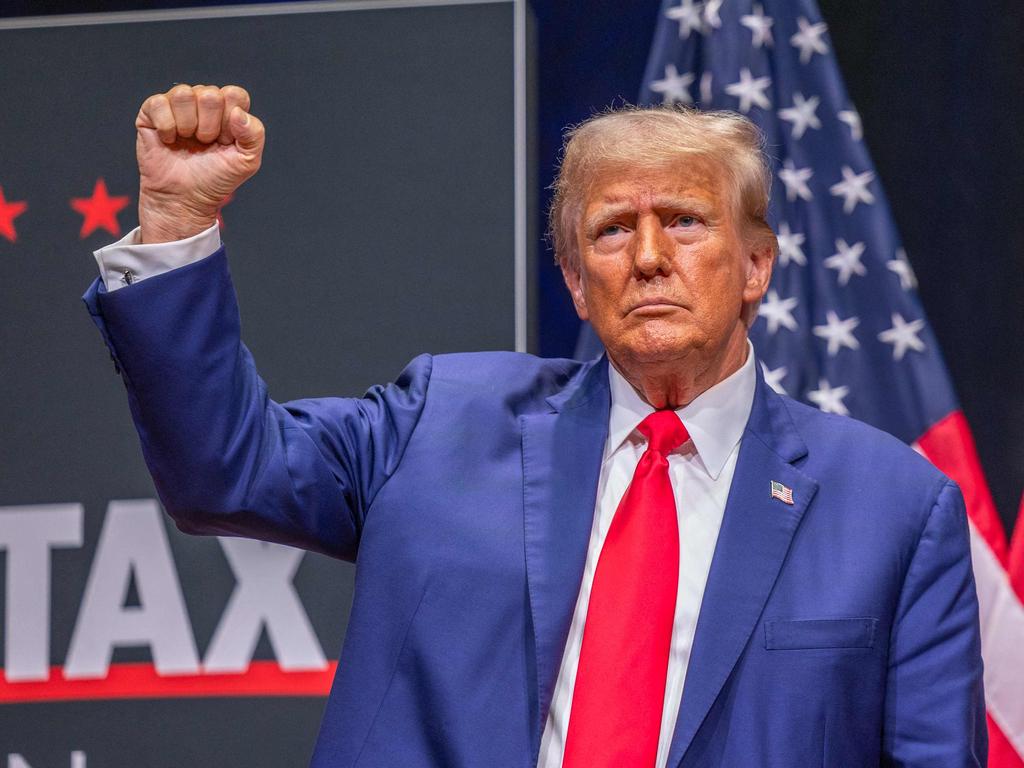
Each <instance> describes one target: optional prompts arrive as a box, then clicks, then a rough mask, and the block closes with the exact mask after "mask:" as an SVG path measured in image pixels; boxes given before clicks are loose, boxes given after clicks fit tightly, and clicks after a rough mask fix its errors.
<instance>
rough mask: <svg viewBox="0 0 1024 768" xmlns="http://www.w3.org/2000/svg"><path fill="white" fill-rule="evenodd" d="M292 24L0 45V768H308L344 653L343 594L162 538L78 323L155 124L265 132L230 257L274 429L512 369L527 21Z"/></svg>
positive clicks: (235, 556) (159, 21)
mask: <svg viewBox="0 0 1024 768" xmlns="http://www.w3.org/2000/svg"><path fill="white" fill-rule="evenodd" d="M310 5H311V4H295V5H292V6H284V5H282V6H276V7H271V8H267V9H263V12H264V15H253V13H255V12H254V11H253V10H252V9H248V10H242V11H238V10H235V11H231V10H229V9H220V10H217V9H206V11H205V12H203V17H202V18H196V17H195V15H194V14H189V13H185V14H177V13H172V14H163V15H161V16H153V15H146V14H134V15H131V16H126V17H121V16H91V17H83V18H80V19H70V20H68V19H53V18H51V19H49V20H48V21H47V22H46V25H45V26H43V25H40V24H37V23H36V22H32V21H28V22H26V21H25V20H20V21H18V20H15V23H12V22H10V21H8V22H4V24H6V26H0V93H2V94H3V101H4V109H3V117H2V119H0V306H2V308H3V309H2V312H3V323H2V324H0V370H2V372H3V375H2V376H0V423H2V425H3V427H2V437H0V462H2V466H3V470H2V472H0V595H2V599H3V610H2V611H0V615H2V618H0V622H2V632H0V638H2V640H0V659H2V666H3V670H2V672H0V766H6V767H7V768H28V767H29V766H31V768H57V767H60V768H66V767H67V766H70V768H86V766H91V767H93V768H96V767H98V766H183V765H191V766H208V765H218V766H225V767H228V766H239V767H241V766H245V767H246V768H253V767H254V766H268V767H269V766H274V767H275V768H278V767H281V766H302V765H306V764H307V762H308V757H309V754H310V751H311V747H312V744H313V741H314V738H315V735H316V731H317V726H318V723H319V718H320V713H321V709H322V705H323V698H322V697H323V696H324V695H326V693H327V690H328V688H329V685H330V681H331V678H332V673H333V667H334V664H335V660H336V659H337V655H338V650H339V649H340V647H341V642H342V639H343V636H344V633H345V627H346V621H347V614H348V610H349V605H350V599H351V591H352V580H353V573H354V569H353V567H352V566H350V565H348V564H345V563H340V562H335V561H331V560H328V559H326V558H323V557H320V556H314V555H305V556H304V555H303V554H302V553H301V552H298V551H295V550H289V549H286V548H281V547H271V546H267V545H262V544H260V543H256V542H248V541H243V540H218V539H196V538H189V537H186V536H184V535H182V534H179V533H178V532H177V531H176V530H175V529H174V527H173V525H170V524H169V523H168V522H167V520H166V519H165V518H164V516H163V514H162V510H161V509H160V507H159V504H158V503H157V501H156V500H155V493H154V490H153V488H152V485H151V483H150V480H149V477H148V475H147V473H146V470H145V467H144V465H143V462H142V459H141V456H140V452H139V449H138V445H137V441H136V438H135V435H134V430H133V428H132V425H131V421H130V419H129V417H128V409H127V406H126V402H125V397H124V391H123V387H122V385H121V381H120V380H119V378H118V377H117V376H115V374H114V372H113V370H112V364H111V363H110V361H109V360H108V359H107V353H106V350H105V349H104V347H103V344H102V342H101V340H100V337H99V334H98V333H97V332H96V330H95V328H93V327H92V323H91V322H90V320H89V318H88V315H87V313H86V311H85V308H84V306H83V305H82V303H81V301H80V300H79V296H80V295H81V293H82V292H83V291H84V289H85V288H86V286H87V285H88V284H89V282H90V281H91V280H92V279H93V278H94V277H95V275H96V267H95V264H94V262H93V258H92V255H91V251H92V250H93V249H95V248H97V247H99V246H101V245H104V244H106V243H109V242H112V241H114V240H116V239H118V238H119V237H120V236H122V235H124V234H125V233H126V232H127V231H128V230H130V229H131V228H132V227H133V226H135V223H136V212H135V204H136V203H137V194H138V193H137V184H138V181H137V171H136V167H135V158H134V126H133V121H134V118H135V114H136V111H137V110H138V107H139V104H140V103H141V102H142V100H143V99H144V98H145V97H146V96H147V95H148V94H150V93H153V92H156V91H162V90H165V89H167V88H169V87H170V86H171V80H177V81H181V82H192V83H228V82H233V83H241V84H244V85H245V86H246V87H248V88H249V89H250V91H251V93H252V95H253V110H254V112H256V113H257V114H258V115H259V116H260V117H261V118H262V119H263V120H264V121H265V122H266V124H267V129H268V143H267V150H266V155H265V162H264V166H263V169H262V170H261V172H260V173H259V175H258V176H257V177H256V178H255V179H254V180H252V181H250V182H249V183H248V184H247V185H246V186H245V187H244V188H243V189H242V190H241V191H240V192H239V194H238V195H237V197H236V198H235V199H234V200H232V201H231V202H230V204H229V205H227V206H226V207H225V209H224V210H223V219H224V232H223V238H224V240H225V242H226V243H227V246H228V253H229V257H230V260H231V266H232V272H233V275H234V278H235V281H236V285H237V288H238V292H239V294H240V300H241V307H242V321H243V335H244V337H245V339H246V341H247V343H248V344H249V346H250V347H251V349H252V350H253V353H254V354H255V357H256V360H257V361H258V363H259V365H260V370H261V371H262V373H263V375H264V377H265V378H266V379H267V381H268V383H269V387H270V392H271V394H272V396H273V397H275V399H279V400H287V399H291V398H295V397H300V396H317V395H358V394H361V393H362V392H363V391H364V390H365V388H366V387H367V386H369V385H371V384H373V383H380V382H386V381H388V380H390V379H391V378H393V377H394V376H395V375H396V374H397V372H398V371H399V370H400V369H401V368H402V367H403V366H404V365H405V363H406V362H407V361H408V360H409V359H410V358H411V357H413V356H414V355H416V354H418V353H420V352H424V351H433V352H448V351H459V350H477V349H512V348H515V347H516V346H519V347H522V346H523V345H524V340H525V336H526V328H525V311H524V310H525V306H526V300H525V296H524V294H523V293H522V287H523V283H524V277H525V274H526V269H527V263H526V243H527V233H526V232H525V230H524V229H523V227H524V226H525V222H526V220H527V213H528V212H527V208H526V199H525V185H524V179H525V167H526V166H525V162H526V148H525V144H524V137H525V133H524V127H525V125H526V117H525V113H524V109H525V102H524V95H525V91H526V89H525V83H524V81H523V79H522V77H521V73H522V69H523V64H524V60H525V59H524V52H523V51H524V49H523V45H524V34H523V32H524V27H523V8H522V6H521V5H520V4H519V3H516V2H482V3H481V2H475V3H474V2H463V3H447V4H437V5H432V4H430V3H424V2H419V3H415V5H416V6H418V7H400V5H398V4H395V3H378V4H374V3H341V4H330V3H328V4H320V5H319V6H317V8H316V11H317V12H311V11H312V10H313V9H312V8H310ZM378 6H379V7H378ZM267 12H272V13H274V14H276V15H266V13H267ZM517 72H519V73H520V76H519V77H517ZM467 283H468V284H471V285H472V286H473V287H472V290H466V287H465V286H466V285H467ZM517 285H518V286H519V290H518V291H517Z"/></svg>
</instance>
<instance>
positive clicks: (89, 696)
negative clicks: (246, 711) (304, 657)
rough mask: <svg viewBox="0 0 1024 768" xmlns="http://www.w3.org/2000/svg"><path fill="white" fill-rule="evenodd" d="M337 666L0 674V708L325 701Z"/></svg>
mask: <svg viewBox="0 0 1024 768" xmlns="http://www.w3.org/2000/svg"><path fill="white" fill-rule="evenodd" d="M337 666H338V662H336V661H331V662H328V664H327V667H325V668H324V669H323V670H314V671H302V672H289V671H285V670H283V669H281V666H280V664H278V663H277V662H276V661H253V662H252V663H250V664H249V668H248V669H247V670H246V671H245V672H241V673H234V674H224V673H215V674H199V675H159V674H157V672H156V669H155V668H154V667H153V665H152V664H149V663H139V664H111V665H110V670H109V672H108V673H107V676H106V677H103V678H95V679H91V680H67V679H65V678H64V670H63V669H62V668H61V667H51V668H50V679H49V680H40V681H27V682H16V683H12V682H7V681H6V680H5V679H4V678H3V674H2V671H0V704H19V703H26V702H34V701H96V700H102V699H187V698H205V697H214V696H326V695H327V694H328V693H329V692H330V690H331V682H332V681H333V679H334V671H335V669H336V668H337Z"/></svg>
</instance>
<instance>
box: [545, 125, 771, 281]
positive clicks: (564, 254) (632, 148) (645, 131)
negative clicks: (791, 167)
mask: <svg viewBox="0 0 1024 768" xmlns="http://www.w3.org/2000/svg"><path fill="white" fill-rule="evenodd" d="M763 146H764V138H763V136H762V135H761V132H760V130H758V128H757V126H756V125H754V124H753V123H752V122H751V121H750V120H748V119H747V118H745V117H743V116H742V115H739V114H736V113H735V112H725V111H722V112H699V111H698V110H696V109H692V108H685V107H678V106H658V107H634V106H626V107H621V108H616V109H609V110H608V111H606V112H603V113H601V114H599V115H595V116H594V117H591V118H590V119H588V120H585V121H584V122H582V123H580V124H579V125H575V126H572V127H570V128H568V129H567V130H566V133H565V141H564V144H563V147H562V157H561V161H560V163H559V169H558V176H557V178H556V179H555V182H554V184H553V185H552V187H553V189H554V197H553V198H552V201H551V210H550V212H549V214H548V238H549V240H550V242H551V243H553V245H554V249H555V260H556V261H557V262H558V263H559V264H560V265H562V266H568V267H572V268H577V267H578V263H579V252H578V249H577V242H576V227H577V226H578V224H579V218H580V215H581V213H582V211H581V208H582V204H583V200H584V198H585V197H586V194H587V190H588V188H589V185H590V184H591V183H592V182H593V180H594V178H595V177H596V175H597V174H598V173H600V172H601V171H602V170H605V169H608V168H609V167H615V166H628V167H632V168H637V167H639V168H651V169H654V168H664V167H667V166H671V165H673V164H675V163H678V162H679V160H680V159H681V158H687V157H699V158H704V159H707V160H710V161H711V162H713V163H714V164H716V165H717V166H719V167H720V168H721V169H722V170H723V171H724V172H725V174H726V178H727V179H728V184H729V188H730V191H731V194H732V200H733V205H734V206H735V208H736V211H737V212H738V213H739V214H740V220H741V222H742V224H743V225H744V233H745V236H747V237H748V238H751V239H754V240H764V239H768V240H770V243H771V246H772V250H773V252H777V251H778V243H777V242H776V239H775V233H774V232H772V229H771V227H770V226H769V225H768V218H767V217H768V199H769V193H770V191H771V178H772V177H771V170H770V168H769V166H768V161H767V159H766V157H765V155H764V151H763Z"/></svg>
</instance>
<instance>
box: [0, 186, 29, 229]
mask: <svg viewBox="0 0 1024 768" xmlns="http://www.w3.org/2000/svg"><path fill="white" fill-rule="evenodd" d="M26 208H28V204H27V203H24V202H19V203H8V202H7V200H6V199H5V198H4V188H3V187H0V235H3V236H4V237H6V238H7V239H8V240H10V241H11V242H12V243H13V242H14V241H15V240H17V239H18V233H17V232H15V231H14V220H15V219H16V218H18V217H19V216H21V214H23V213H24V212H25V209H26Z"/></svg>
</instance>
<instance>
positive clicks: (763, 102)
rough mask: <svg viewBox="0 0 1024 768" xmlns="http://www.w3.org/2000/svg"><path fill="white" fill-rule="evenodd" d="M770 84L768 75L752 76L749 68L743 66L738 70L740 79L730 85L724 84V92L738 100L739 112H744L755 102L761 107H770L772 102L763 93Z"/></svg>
mask: <svg viewBox="0 0 1024 768" xmlns="http://www.w3.org/2000/svg"><path fill="white" fill-rule="evenodd" d="M771 84H772V79H771V78H770V77H754V76H752V75H751V74H750V70H749V69H747V68H746V67H744V68H743V69H741V70H740V79H739V80H738V81H737V82H735V83H733V84H732V85H727V86H725V92H726V93H728V94H729V95H730V96H735V97H736V98H738V99H739V100H740V112H743V113H744V114H745V113H747V112H749V111H750V105H751V104H756V105H757V106H759V107H761V109H770V108H771V106H772V103H771V102H770V101H769V100H768V96H767V95H766V94H765V90H766V89H767V88H768V87H769V86H771Z"/></svg>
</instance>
